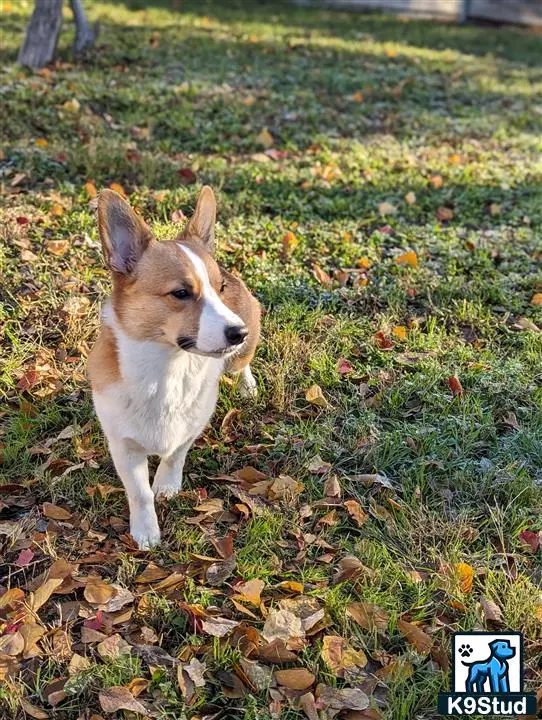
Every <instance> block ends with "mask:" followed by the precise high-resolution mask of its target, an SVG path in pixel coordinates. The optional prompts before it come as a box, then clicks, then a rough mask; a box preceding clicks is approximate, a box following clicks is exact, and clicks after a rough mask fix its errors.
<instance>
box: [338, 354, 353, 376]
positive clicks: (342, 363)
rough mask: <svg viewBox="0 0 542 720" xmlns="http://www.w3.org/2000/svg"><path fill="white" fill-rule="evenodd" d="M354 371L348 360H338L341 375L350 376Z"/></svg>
mask: <svg viewBox="0 0 542 720" xmlns="http://www.w3.org/2000/svg"><path fill="white" fill-rule="evenodd" d="M353 369H354V368H353V367H352V365H351V364H350V363H349V362H348V360H345V358H339V360H337V372H338V373H339V374H340V375H348V373H351V372H352V370H353Z"/></svg>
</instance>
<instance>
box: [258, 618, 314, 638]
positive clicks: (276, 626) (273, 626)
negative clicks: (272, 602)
mask: <svg viewBox="0 0 542 720" xmlns="http://www.w3.org/2000/svg"><path fill="white" fill-rule="evenodd" d="M262 635H263V637H264V638H265V639H266V640H267V642H269V643H271V642H273V640H283V641H284V642H285V643H288V641H289V640H292V639H294V638H304V637H305V630H304V629H303V624H302V622H301V618H300V617H298V616H297V615H294V613H293V612H291V611H290V610H272V611H271V612H270V613H269V615H268V616H267V619H266V621H265V625H264V628H263V630H262Z"/></svg>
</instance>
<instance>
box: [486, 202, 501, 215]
mask: <svg viewBox="0 0 542 720" xmlns="http://www.w3.org/2000/svg"><path fill="white" fill-rule="evenodd" d="M489 214H490V215H491V217H496V216H497V215H500V214H501V206H500V205H499V203H491V205H490V206H489Z"/></svg>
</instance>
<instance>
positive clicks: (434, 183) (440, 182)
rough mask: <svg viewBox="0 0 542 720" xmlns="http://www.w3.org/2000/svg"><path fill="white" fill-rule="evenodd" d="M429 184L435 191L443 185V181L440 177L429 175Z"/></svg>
mask: <svg viewBox="0 0 542 720" xmlns="http://www.w3.org/2000/svg"><path fill="white" fill-rule="evenodd" d="M429 182H430V183H431V185H432V186H433V187H434V188H436V189H437V190H438V188H441V187H442V186H443V185H444V180H443V179H442V176H441V175H431V177H430V178H429Z"/></svg>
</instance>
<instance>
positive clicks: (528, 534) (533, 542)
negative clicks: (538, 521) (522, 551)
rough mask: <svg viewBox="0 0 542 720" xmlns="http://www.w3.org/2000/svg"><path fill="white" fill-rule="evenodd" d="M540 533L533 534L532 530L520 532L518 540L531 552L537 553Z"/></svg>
mask: <svg viewBox="0 0 542 720" xmlns="http://www.w3.org/2000/svg"><path fill="white" fill-rule="evenodd" d="M540 536H541V533H539V532H538V533H537V532H533V531H532V530H524V531H523V532H520V534H519V539H520V540H521V542H522V543H523V544H524V545H526V546H527V547H529V548H531V550H532V551H533V552H537V550H538V549H539V547H540V544H541V537H540Z"/></svg>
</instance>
